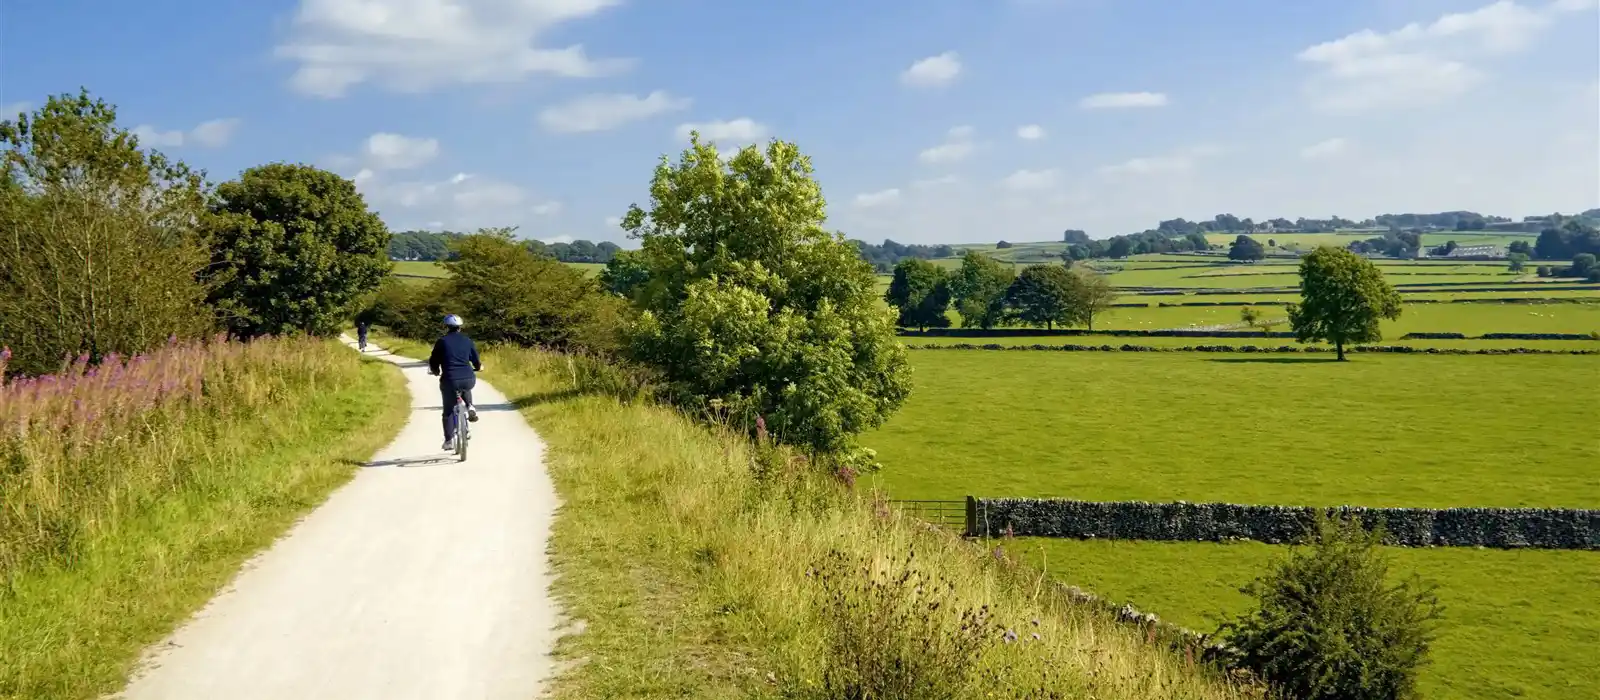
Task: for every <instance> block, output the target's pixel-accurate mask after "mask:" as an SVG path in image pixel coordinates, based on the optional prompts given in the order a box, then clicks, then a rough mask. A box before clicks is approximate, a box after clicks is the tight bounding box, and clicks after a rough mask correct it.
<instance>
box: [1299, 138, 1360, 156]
mask: <svg viewBox="0 0 1600 700" xmlns="http://www.w3.org/2000/svg"><path fill="white" fill-rule="evenodd" d="M1349 148H1350V142H1349V141H1348V140H1346V139H1343V138H1331V139H1328V140H1326V141H1319V142H1317V143H1314V144H1311V145H1310V146H1306V147H1305V148H1302V149H1300V157H1301V158H1305V159H1307V160H1319V159H1325V158H1334V157H1337V156H1339V155H1342V154H1343V153H1344V152H1345V151H1347V150H1349Z"/></svg>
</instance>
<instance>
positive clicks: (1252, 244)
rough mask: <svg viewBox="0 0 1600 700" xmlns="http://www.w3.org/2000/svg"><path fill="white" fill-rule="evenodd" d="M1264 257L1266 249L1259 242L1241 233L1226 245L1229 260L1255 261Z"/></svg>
mask: <svg viewBox="0 0 1600 700" xmlns="http://www.w3.org/2000/svg"><path fill="white" fill-rule="evenodd" d="M1265 257H1267V250H1266V248H1263V247H1262V246H1261V242H1260V241H1257V240H1256V239H1254V238H1251V237H1249V236H1246V235H1244V234H1242V233H1241V234H1239V237H1238V238H1235V239H1233V243H1232V244H1231V245H1229V246H1228V259H1229V260H1239V261H1243V262H1255V261H1257V260H1260V259H1262V258H1265Z"/></svg>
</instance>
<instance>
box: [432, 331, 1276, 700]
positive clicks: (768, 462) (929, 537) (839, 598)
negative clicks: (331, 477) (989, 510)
mask: <svg viewBox="0 0 1600 700" xmlns="http://www.w3.org/2000/svg"><path fill="white" fill-rule="evenodd" d="M407 349H410V348H402V352H403V351H404V350H407ZM485 365H486V373H487V379H489V380H490V381H492V382H494V383H495V384H496V385H497V386H498V387H499V388H500V389H501V390H502V391H504V392H505V393H506V394H507V395H508V396H510V397H512V399H513V400H515V401H517V402H518V404H519V405H521V406H523V407H524V408H523V410H524V412H525V414H526V415H527V416H528V417H529V418H530V419H531V421H532V422H533V424H534V425H535V427H536V428H537V429H539V430H540V432H541V433H542V434H543V436H544V437H545V439H546V441H547V442H548V443H549V445H550V448H551V449H550V452H549V453H548V454H549V456H550V464H551V468H552V474H553V476H554V478H555V480H556V482H557V485H558V488H559V490H560V491H561V494H562V497H563V498H564V499H565V506H564V508H563V510H562V511H561V514H560V517H559V518H558V521H557V523H556V527H555V532H554V543H553V550H552V551H553V553H554V557H555V559H556V563H557V566H558V568H559V570H560V571H561V578H560V581H559V582H558V584H557V588H558V591H559V593H560V594H561V596H562V597H563V598H564V600H565V602H566V605H567V607H568V610H569V612H570V613H571V614H572V615H573V616H575V617H577V618H580V619H582V620H583V621H584V622H585V623H586V629H585V631H584V632H583V633H582V634H579V635H574V636H571V637H568V638H567V639H566V640H565V641H564V642H563V646H562V654H563V655H564V656H566V657H568V658H571V659H574V660H581V661H580V662H579V663H578V664H577V665H576V666H575V667H574V668H572V669H571V670H569V671H568V672H567V673H566V674H564V675H563V676H562V678H561V680H560V681H559V682H558V684H557V687H556V693H555V695H556V697H558V698H587V697H611V696H622V695H626V696H628V697H642V698H655V697H663V698H664V697H683V696H686V694H687V695H688V696H693V697H700V698H723V697H727V698H733V697H772V698H790V699H812V698H815V699H817V700H821V699H822V698H883V699H892V698H907V699H909V698H916V699H918V700H937V699H938V698H984V697H994V698H1063V697H1073V698H1080V697H1095V698H1104V699H1123V698H1141V699H1142V698H1150V699H1155V698H1163V699H1165V698H1204V699H1218V700H1220V699H1223V698H1237V697H1246V696H1250V695H1253V694H1255V691H1254V690H1253V689H1248V688H1241V687H1238V686H1235V685H1233V684H1232V683H1230V682H1229V681H1227V680H1225V679H1223V678H1221V677H1220V676H1219V675H1217V674H1216V673H1215V672H1213V671H1211V670H1209V669H1207V668H1205V667H1203V666H1201V665H1198V663H1197V662H1195V661H1193V660H1192V659H1190V658H1186V657H1185V656H1184V655H1182V654H1178V653H1173V652H1172V651H1171V650H1170V649H1169V648H1167V647H1165V646H1163V645H1160V644H1155V643H1152V641H1153V640H1152V638H1151V637H1149V636H1147V633H1146V632H1142V631H1140V630H1137V629H1130V628H1128V627H1125V626H1122V625H1119V624H1117V623H1116V622H1114V621H1113V620H1112V619H1111V618H1110V617H1109V616H1108V615H1106V614H1105V612H1104V611H1103V610H1100V609H1098V608H1093V607H1089V606H1084V605H1081V604H1078V603H1075V602H1073V601H1072V600H1070V599H1068V598H1066V597H1065V596H1062V595H1060V594H1059V590H1058V589H1057V588H1055V587H1054V586H1051V585H1049V584H1048V583H1047V582H1045V581H1044V580H1043V579H1042V578H1041V577H1040V576H1038V575H1036V574H1031V573H1029V572H1028V571H1027V570H1025V569H1021V568H1018V567H1016V566H1014V565H1012V564H1011V563H1010V562H1008V561H1006V560H1004V559H1002V558H997V557H994V556H990V555H989V554H988V553H987V551H986V550H983V549H980V548H978V547H974V546H973V545H972V544H970V543H968V542H965V541H962V540H961V539H959V538H957V537H954V536H952V535H949V534H947V533H943V532H939V531H935V530H932V529H930V528H928V527H925V526H923V525H922V524H920V523H917V522H914V521H911V520H908V519H904V518H902V517H901V516H900V515H899V514H898V513H897V512H896V511H895V510H893V509H891V508H889V507H888V506H887V504H886V503H884V502H883V501H882V500H881V499H878V498H877V497H876V496H874V495H872V494H866V493H861V492H858V491H854V490H851V489H848V488H846V487H844V486H843V485H842V484H841V483H840V480H839V479H838V478H837V477H835V476H834V475H831V474H826V473H824V472H823V470H821V469H818V468H816V467H814V466H812V465H810V464H808V463H807V462H806V461H805V460H803V459H801V458H799V457H798V456H795V455H793V454H791V453H789V452H786V451H783V450H779V449H775V448H772V447H769V446H765V445H761V444H751V443H750V442H749V441H748V440H746V439H744V438H742V437H739V436H738V435H736V434H734V433H733V432H732V431H726V430H718V429H716V428H712V427H707V426H706V425H704V424H703V423H700V422H697V421H694V420H691V419H689V418H688V417H686V416H684V415H683V414H681V413H678V412H675V411H672V410H669V409H666V408H662V407H660V406H657V405H653V404H652V403H650V402H649V401H648V400H645V399H644V398H643V397H645V396H648V392H645V391H640V390H639V388H638V387H637V386H636V381H637V378H636V377H633V376H630V375H628V374H627V373H624V372H620V371H616V370H614V369H613V368H609V367H607V366H605V365H603V364H601V363H599V362H597V361H594V360H590V359H584V358H573V357H563V356H557V355H551V354H546V353H541V352H537V351H530V350H520V349H507V348H495V349H492V350H490V351H488V352H487V353H485Z"/></svg>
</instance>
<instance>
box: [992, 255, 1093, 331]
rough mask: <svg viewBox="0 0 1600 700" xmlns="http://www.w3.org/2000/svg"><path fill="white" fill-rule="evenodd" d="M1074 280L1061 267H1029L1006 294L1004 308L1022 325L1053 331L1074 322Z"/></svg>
mask: <svg viewBox="0 0 1600 700" xmlns="http://www.w3.org/2000/svg"><path fill="white" fill-rule="evenodd" d="M1075 284H1076V280H1075V279H1074V278H1073V275H1072V273H1071V272H1069V271H1068V270H1067V268H1065V267H1062V266H1060V265H1029V266H1027V267H1025V268H1023V269H1022V274H1020V275H1017V279H1016V281H1014V282H1012V283H1011V288H1010V289H1009V290H1007V291H1006V306H1007V307H1009V308H1010V310H1011V313H1013V314H1015V315H1016V317H1017V318H1018V319H1020V320H1022V321H1023V322H1024V323H1030V324H1033V325H1036V326H1037V325H1043V326H1044V327H1045V328H1055V324H1057V323H1059V324H1061V325H1063V326H1070V325H1072V323H1073V321H1075V320H1077V317H1078V314H1077V309H1076V308H1075V307H1074V305H1073V302H1074V301H1075V299H1074V298H1073V297H1074V291H1075V290H1074V285H1075Z"/></svg>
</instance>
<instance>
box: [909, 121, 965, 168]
mask: <svg viewBox="0 0 1600 700" xmlns="http://www.w3.org/2000/svg"><path fill="white" fill-rule="evenodd" d="M973 133H974V130H973V128H972V127H970V126H966V125H962V126H953V127H950V131H948V132H946V133H945V142H944V143H941V144H939V145H937V146H932V147H929V148H925V149H922V152H921V153H918V154H917V160H920V161H922V162H923V163H926V164H928V165H940V164H946V163H959V162H961V161H963V160H966V159H967V156H970V155H972V152H973V150H974V149H975V148H976V146H975V145H974V144H973V143H972V135H973Z"/></svg>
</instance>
